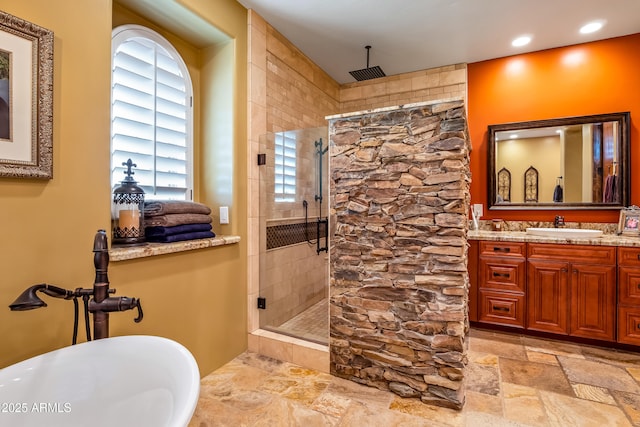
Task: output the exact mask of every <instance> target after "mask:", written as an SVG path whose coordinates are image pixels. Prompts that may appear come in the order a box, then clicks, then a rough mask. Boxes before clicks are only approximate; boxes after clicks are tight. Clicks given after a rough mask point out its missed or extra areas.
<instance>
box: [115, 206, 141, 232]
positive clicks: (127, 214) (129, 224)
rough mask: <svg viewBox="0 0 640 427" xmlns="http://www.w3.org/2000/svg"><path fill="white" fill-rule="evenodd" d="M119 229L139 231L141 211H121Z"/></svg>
mask: <svg viewBox="0 0 640 427" xmlns="http://www.w3.org/2000/svg"><path fill="white" fill-rule="evenodd" d="M118 227H119V228H120V229H122V230H125V229H126V230H129V231H132V230H138V229H139V228H140V211H139V210H138V209H127V210H121V211H120V214H119V217H118Z"/></svg>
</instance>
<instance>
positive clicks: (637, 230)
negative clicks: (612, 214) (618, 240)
mask: <svg viewBox="0 0 640 427" xmlns="http://www.w3.org/2000/svg"><path fill="white" fill-rule="evenodd" d="M618 234H623V235H626V236H636V237H638V236H640V208H639V207H638V206H630V207H628V208H624V209H621V210H620V219H619V221H618Z"/></svg>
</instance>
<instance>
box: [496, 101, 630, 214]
mask: <svg viewBox="0 0 640 427" xmlns="http://www.w3.org/2000/svg"><path fill="white" fill-rule="evenodd" d="M629 124H630V115H629V113H628V112H624V113H611V114H598V115H592V116H580V117H564V118H556V119H548V120H536V121H529V122H517V123H505V124H496V125H490V126H489V127H488V138H489V144H488V150H489V153H488V156H487V158H488V172H489V173H488V180H487V181H488V205H489V209H495V210H500V209H502V210H514V209H549V210H550V209H553V210H557V209H620V208H623V207H625V206H627V205H628V204H629V177H630V171H629V152H630V150H629V138H630V136H629V135H630V129H629ZM505 170H507V171H509V175H510V176H509V178H510V183H509V184H510V191H509V193H510V194H509V197H508V198H506V197H504V195H505V190H504V171H505ZM533 170H535V171H536V173H535V178H534V176H533V175H532V171H533ZM533 180H535V186H536V187H535V191H536V193H537V194H535V197H532V191H533V190H532V188H533V187H532V183H533Z"/></svg>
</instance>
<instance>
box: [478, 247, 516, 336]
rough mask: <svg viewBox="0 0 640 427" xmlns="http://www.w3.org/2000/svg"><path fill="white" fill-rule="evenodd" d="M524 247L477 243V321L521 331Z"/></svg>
mask: <svg viewBox="0 0 640 427" xmlns="http://www.w3.org/2000/svg"><path fill="white" fill-rule="evenodd" d="M525 248H526V244H525V243H517V242H492V241H480V242H479V245H478V252H479V257H478V278H477V279H478V315H477V318H478V321H479V322H483V323H491V324H496V325H503V326H511V327H517V328H524V320H525V283H526V282H525V280H526V277H525V276H526V269H525V264H526V258H525Z"/></svg>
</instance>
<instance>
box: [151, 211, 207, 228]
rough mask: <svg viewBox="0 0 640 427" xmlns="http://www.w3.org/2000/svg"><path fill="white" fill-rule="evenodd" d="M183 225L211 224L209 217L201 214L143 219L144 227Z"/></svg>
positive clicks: (168, 215)
mask: <svg viewBox="0 0 640 427" xmlns="http://www.w3.org/2000/svg"><path fill="white" fill-rule="evenodd" d="M184 224H211V217H210V216H209V215H203V214H167V215H160V216H152V217H146V216H145V218H144V226H145V227H173V226H175V225H184Z"/></svg>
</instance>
